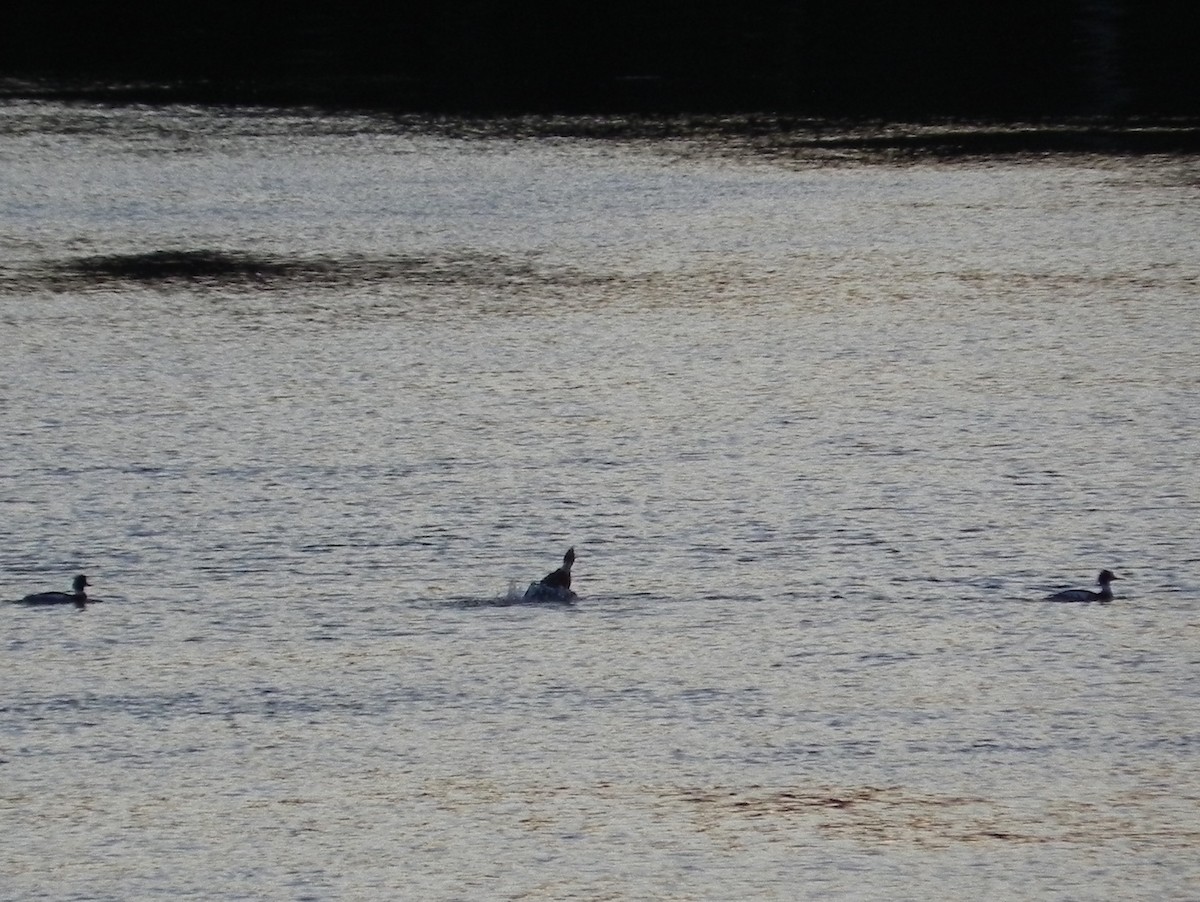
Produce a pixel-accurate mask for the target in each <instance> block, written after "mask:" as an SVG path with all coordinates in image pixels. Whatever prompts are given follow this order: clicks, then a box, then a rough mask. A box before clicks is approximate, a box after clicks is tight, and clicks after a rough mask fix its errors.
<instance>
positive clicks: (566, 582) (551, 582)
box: [525, 548, 577, 601]
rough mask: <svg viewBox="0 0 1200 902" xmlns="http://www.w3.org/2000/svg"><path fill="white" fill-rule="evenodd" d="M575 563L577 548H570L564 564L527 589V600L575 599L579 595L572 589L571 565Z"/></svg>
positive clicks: (564, 557)
mask: <svg viewBox="0 0 1200 902" xmlns="http://www.w3.org/2000/svg"><path fill="white" fill-rule="evenodd" d="M574 563H575V549H574V548H568V549H567V553H566V554H564V555H563V562H562V566H561V567H559V568H558V569H557V570H555V571H553V572H552V573H547V574H546V575H545V576H543V577H542V578H541V579H540V580H538V581H537V582H535V583H530V584H529V588H528V589H526V590H525V599H526V600H527V601H573V600H574V599H575V598H576V597H577V596H576V595H575V593H574V592H572V591H571V565H572V564H574Z"/></svg>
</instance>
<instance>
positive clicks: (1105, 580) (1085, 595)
mask: <svg viewBox="0 0 1200 902" xmlns="http://www.w3.org/2000/svg"><path fill="white" fill-rule="evenodd" d="M1116 578H1117V576H1116V574H1114V573H1113V572H1112V571H1111V570H1101V571H1100V575H1099V576H1098V577H1096V582H1097V583H1099V584H1100V591H1099V592H1092V591H1091V590H1090V589H1068V590H1067V591H1065V592H1055V593H1054V594H1053V595H1047V596H1046V601H1111V600H1112V597H1113V593H1112V589H1111V588H1109V585H1108V584H1109V583H1111V582H1112V581H1113V580H1115V579H1116Z"/></svg>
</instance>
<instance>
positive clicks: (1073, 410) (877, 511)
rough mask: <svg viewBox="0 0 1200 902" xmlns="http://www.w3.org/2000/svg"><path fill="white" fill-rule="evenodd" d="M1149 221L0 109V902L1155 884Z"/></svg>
mask: <svg viewBox="0 0 1200 902" xmlns="http://www.w3.org/2000/svg"><path fill="white" fill-rule="evenodd" d="M442 125H443V126H444V125H445V124H444V123H443V124H442ZM1198 193H1200V161H1197V160H1196V159H1194V158H1180V157H1138V158H1123V157H1084V156H1069V157H1067V156H1062V157H1056V156H1049V157H1041V158H1016V157H1009V158H985V157H975V158H969V159H958V160H933V159H920V158H917V159H912V158H908V159H889V158H887V157H884V156H873V157H872V156H854V155H847V154H843V155H841V156H833V155H832V154H827V155H820V154H816V155H805V154H803V153H796V152H792V151H789V150H788V149H787V148H786V147H785V146H783V145H779V146H756V145H751V144H750V143H749V142H744V141H739V140H735V139H733V138H726V139H719V140H718V139H712V138H711V137H710V138H704V137H703V136H700V137H695V138H686V137H685V138H676V139H660V140H642V139H635V138H629V139H625V140H609V141H602V140H589V139H584V138H551V137H546V136H543V137H533V138H530V137H499V136H497V135H495V134H492V135H472V134H470V133H469V129H467V128H466V127H465V126H464V127H463V128H459V129H453V130H452V129H450V128H446V127H439V128H432V129H431V128H425V129H421V128H413V127H412V126H411V124H406V123H396V122H392V121H389V120H387V119H385V118H380V117H368V116H326V117H318V116H314V115H308V114H304V113H293V114H285V113H279V112H272V111H243V112H221V111H213V110H202V109H193V108H175V109H160V110H152V109H108V108H103V107H88V106H64V105H57V104H53V103H42V104H27V103H19V102H10V103H8V104H7V105H5V106H4V107H2V108H0V198H3V202H2V204H0V252H2V259H3V261H4V262H3V270H2V271H0V320H2V323H3V349H2V351H0V355H2V359H3V372H4V379H3V383H2V384H0V432H2V434H3V435H4V437H5V438H4V447H5V453H4V454H3V456H2V457H0V487H2V491H0V501H2V502H3V503H2V505H0V510H2V511H3V523H4V525H5V529H4V533H5V539H4V544H3V549H4V551H3V555H4V568H3V569H4V572H3V577H2V581H0V595H2V596H3V597H5V598H19V597H20V596H22V595H24V594H25V593H26V592H31V591H35V590H42V589H52V588H55V589H66V588H68V585H69V580H70V577H71V576H72V575H73V574H74V573H75V572H80V571H83V572H87V573H88V574H89V575H90V576H91V578H92V581H93V583H94V584H95V586H94V589H93V593H94V595H95V596H96V597H99V598H102V599H103V600H104V601H103V603H101V604H96V605H92V606H89V607H88V608H87V609H86V610H84V611H77V610H75V609H74V608H72V607H70V606H67V607H63V608H50V609H31V608H24V607H20V606H12V607H10V608H9V609H7V610H5V611H4V612H3V613H4V619H5V626H6V630H5V638H4V674H5V678H4V681H3V688H2V689H0V710H3V715H4V716H3V719H2V721H0V724H2V726H0V762H2V763H0V852H2V853H3V854H2V855H0V862H3V863H2V864H0V886H3V887H4V895H5V896H6V897H10V898H25V899H34V898H53V899H85V898H86V899H114V900H115V899H122V900H123V899H133V898H167V897H169V898H187V897H193V898H295V899H325V898H338V899H376V898H410V899H562V898H580V899H681V900H682V899H714V900H724V899H739V898H765V899H770V898H775V899H794V898H811V899H896V898H912V899H918V898H928V895H929V892H930V889H929V888H930V887H933V886H936V887H937V888H938V889H937V893H938V895H942V896H945V897H946V898H964V897H969V896H974V897H980V898H995V899H1001V898H1045V899H1049V898H1070V899H1112V898H1123V899H1135V898H1144V899H1168V898H1170V899H1188V898H1195V897H1196V896H1197V895H1200V866H1197V865H1196V864H1195V862H1196V861H1197V860H1200V859H1198V856H1197V851H1198V849H1200V755H1198V754H1197V753H1198V752H1200V716H1198V715H1197V713H1196V711H1197V710H1198V701H1200V698H1198V696H1200V691H1198V690H1197V683H1196V680H1195V678H1194V674H1195V670H1196V665H1197V664H1198V663H1200V639H1198V638H1197V637H1198V635H1200V633H1198V632H1197V626H1198V623H1200V619H1198V615H1197V599H1198V598H1200V579H1198V577H1197V572H1196V571H1197V562H1198V561H1200V556H1198V554H1197V551H1196V549H1197V547H1198V546H1200V527H1198V525H1197V524H1198V523H1200V518H1198V514H1200V482H1198V481H1197V479H1196V477H1195V475H1194V466H1195V464H1194V462H1195V460H1196V458H1197V452H1198V451H1200V447H1198V445H1200V442H1198V439H1197V436H1198V435H1200V405H1198V404H1197V399H1198V397H1200V355H1198V352H1197V347H1198V346H1200V342H1198V339H1200V320H1198V318H1197V317H1196V315H1195V305H1196V302H1197V299H1198V274H1200V258H1198V257H1197V254H1196V244H1195V236H1196V235H1197V234H1200V206H1198V205H1197V203H1196V201H1197V194H1198ZM160 252H170V254H172V255H174V256H169V255H166V254H163V253H160ZM256 268H257V271H258V272H259V273H260V275H254V274H253V272H254V271H255V270H256ZM569 545H574V547H575V548H576V550H577V552H578V555H579V558H578V561H577V563H576V567H575V588H576V589H577V590H578V592H579V594H580V596H581V597H580V600H579V601H578V603H576V604H574V605H555V604H550V605H527V604H521V603H519V599H518V596H519V594H520V590H521V589H522V588H523V587H524V585H525V584H527V583H528V581H530V580H531V579H534V578H536V577H538V576H541V575H542V574H544V573H546V572H547V571H549V570H550V569H552V568H553V567H555V566H556V565H557V564H558V561H559V560H560V558H561V555H562V553H563V551H564V550H565V549H566V547H567V546H569ZM1102 567H1111V568H1112V569H1114V570H1116V571H1117V573H1118V575H1119V576H1121V577H1122V581H1121V582H1118V583H1117V584H1116V589H1117V599H1116V600H1115V601H1114V602H1113V603H1111V604H1107V605H1053V604H1046V603H1043V602H1042V601H1040V599H1041V597H1042V596H1043V595H1044V594H1045V593H1046V592H1047V591H1049V590H1051V589H1054V588H1059V587H1062V586H1070V585H1079V586H1083V585H1086V584H1087V583H1089V582H1091V581H1092V580H1094V579H1095V574H1096V572H1097V571H1098V570H1099V569H1101V568H1102Z"/></svg>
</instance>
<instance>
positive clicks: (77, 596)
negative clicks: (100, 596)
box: [21, 573, 91, 607]
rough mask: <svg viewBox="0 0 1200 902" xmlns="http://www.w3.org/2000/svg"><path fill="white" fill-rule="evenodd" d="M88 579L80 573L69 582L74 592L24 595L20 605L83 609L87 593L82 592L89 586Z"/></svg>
mask: <svg viewBox="0 0 1200 902" xmlns="http://www.w3.org/2000/svg"><path fill="white" fill-rule="evenodd" d="M90 585H91V583H90V582H88V578H87V577H86V576H84V575H83V574H82V573H80V574H79V575H78V576H77V577H75V579H74V580H73V581H72V582H71V586H72V588H74V590H75V591H74V592H38V593H36V594H34V595H26V596H25V597H24V598H22V599H21V604H74V605H77V606H79V607H83V606H84V605H85V604H87V600H88V597H87V593H86V592H85V591H83V590H84V587H85V586H90Z"/></svg>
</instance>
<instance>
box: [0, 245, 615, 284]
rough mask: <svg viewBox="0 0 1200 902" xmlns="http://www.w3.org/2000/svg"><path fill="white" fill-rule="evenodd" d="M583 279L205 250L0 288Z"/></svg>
mask: <svg viewBox="0 0 1200 902" xmlns="http://www.w3.org/2000/svg"><path fill="white" fill-rule="evenodd" d="M589 278H594V277H589V276H587V275H585V274H582V273H578V272H573V271H571V270H568V269H564V268H562V267H549V266H544V265H541V264H539V263H538V262H537V261H536V260H532V259H524V258H521V257H511V256H502V255H497V254H480V253H475V252H471V251H462V252H458V253H455V252H451V253H445V254H437V255H429V256H418V255H411V256H406V255H398V256H392V257H383V258H370V257H359V256H352V257H347V258H333V257H320V256H312V257H284V256H272V255H265V254H250V253H245V252H240V251H223V250H211V249H197V250H154V251H148V252H144V253H131V254H107V255H92V256H82V257H70V258H66V259H61V260H50V261H46V262H44V263H42V264H40V265H38V266H34V267H30V268H27V269H25V270H22V271H18V272H16V273H14V274H10V275H9V276H8V278H6V279H4V280H2V281H0V287H4V286H5V283H7V287H9V288H15V289H17V290H28V289H31V288H37V289H43V290H49V291H59V292H68V291H80V290H88V289H101V288H136V287H170V288H181V287H182V288H192V289H196V290H205V289H214V288H220V289H222V290H229V289H233V290H238V289H242V290H247V291H259V290H263V289H294V288H297V287H301V286H312V287H315V288H336V287H347V286H353V285H365V284H378V283H388V282H396V283H410V284H419V285H439V284H445V285H451V284H452V285H463V284H467V285H476V286H482V287H498V286H503V285H507V284H513V283H521V284H526V285H528V284H547V285H549V284H554V285H559V286H561V285H563V284H578V283H580V282H582V281H587V280H589Z"/></svg>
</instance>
